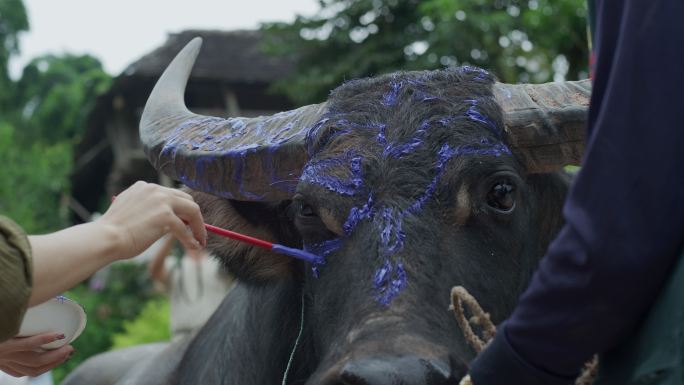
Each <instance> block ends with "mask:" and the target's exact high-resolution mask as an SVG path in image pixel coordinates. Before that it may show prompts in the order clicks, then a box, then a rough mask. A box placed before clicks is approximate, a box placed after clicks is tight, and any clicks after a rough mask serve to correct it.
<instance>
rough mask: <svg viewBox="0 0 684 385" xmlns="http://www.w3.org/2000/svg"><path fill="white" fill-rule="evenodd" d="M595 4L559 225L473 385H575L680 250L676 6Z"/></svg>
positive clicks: (683, 5) (680, 34)
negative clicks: (588, 80)
mask: <svg viewBox="0 0 684 385" xmlns="http://www.w3.org/2000/svg"><path fill="white" fill-rule="evenodd" d="M594 6H595V7H594V10H595V15H596V19H597V23H596V34H595V40H594V42H595V46H594V48H595V50H596V62H595V68H594V69H595V72H594V73H595V78H594V83H593V91H592V97H591V105H590V111H589V125H588V135H587V138H588V140H587V144H586V150H585V154H584V160H583V167H582V169H581V171H580V172H579V174H578V176H577V179H576V181H575V183H574V186H573V187H572V189H571V192H570V194H569V196H568V199H567V201H566V204H565V207H564V210H563V215H564V217H565V220H566V224H565V226H564V227H563V229H562V230H561V231H560V233H559V235H558V236H557V238H556V239H555V241H554V242H552V244H551V245H550V247H549V250H548V252H547V254H546V256H545V257H544V258H543V260H542V261H541V263H540V266H539V268H538V270H537V272H536V274H535V276H534V277H533V279H532V281H531V283H530V285H529V287H528V289H527V291H526V292H525V293H524V294H523V295H522V297H521V298H520V301H519V303H518V306H517V307H516V309H515V310H514V312H513V314H512V315H511V316H510V318H509V319H508V320H507V321H505V322H504V323H503V324H502V325H501V326H500V327H499V332H498V334H497V336H496V337H495V339H494V340H493V342H492V343H491V344H490V346H489V347H488V348H487V349H485V350H484V351H483V352H482V353H481V354H480V355H479V356H478V357H477V358H476V359H475V360H474V361H473V362H472V363H471V367H470V376H471V380H472V383H473V384H475V385H498V384H502V385H503V384H506V385H511V384H513V385H536V384H554V385H565V384H572V383H573V382H574V379H575V377H577V375H578V374H579V372H580V370H581V368H582V366H583V364H584V363H585V362H586V361H588V360H590V359H591V357H592V355H594V354H595V353H600V354H605V353H607V352H608V355H610V352H611V351H612V350H614V349H616V348H617V347H618V346H619V345H620V344H622V343H625V341H626V340H629V339H630V338H633V337H632V336H633V335H634V333H635V332H637V330H638V328H639V327H640V325H641V323H642V322H643V320H644V319H645V318H646V317H648V315H649V314H648V313H649V311H650V309H651V307H652V305H653V304H654V303H655V302H656V300H657V299H658V297H659V296H660V295H661V291H662V290H661V289H662V288H663V286H664V285H665V283H666V282H667V281H668V279H669V276H670V274H671V272H672V271H673V269H675V268H676V266H677V262H678V261H679V257H680V255H681V254H682V250H683V248H684V95H683V92H684V22H682V20H681V17H682V15H684V1H680V0H648V1H643V0H642V1H638V0H597V1H595V4H594ZM677 306H678V308H680V309H681V308H684V303H679V304H678V305H677ZM679 327H681V326H678V328H679ZM677 330H679V329H677ZM679 334H681V333H679ZM652 345H657V343H654V344H652ZM679 350H684V346H680V347H679ZM679 365H680V366H681V365H684V362H683V363H679ZM678 381H679V382H649V383H654V384H655V383H668V384H669V383H682V381H684V379H679V380H678Z"/></svg>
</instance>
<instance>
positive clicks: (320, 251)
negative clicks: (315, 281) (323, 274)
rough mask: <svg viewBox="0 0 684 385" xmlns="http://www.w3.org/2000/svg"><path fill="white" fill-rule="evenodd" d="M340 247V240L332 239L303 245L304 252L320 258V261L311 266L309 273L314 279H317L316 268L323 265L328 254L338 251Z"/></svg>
mask: <svg viewBox="0 0 684 385" xmlns="http://www.w3.org/2000/svg"><path fill="white" fill-rule="evenodd" d="M340 247H342V239H341V238H334V239H330V240H327V241H324V242H320V243H314V244H312V245H308V244H304V250H306V251H308V252H311V253H313V254H315V255H318V256H320V257H321V260H320V261H318V262H316V263H313V264H312V265H311V272H312V273H313V276H314V277H315V278H318V277H319V270H318V268H319V267H320V266H321V265H325V259H326V258H327V256H328V254H330V253H332V252H334V251H336V250H338V249H339V248H340Z"/></svg>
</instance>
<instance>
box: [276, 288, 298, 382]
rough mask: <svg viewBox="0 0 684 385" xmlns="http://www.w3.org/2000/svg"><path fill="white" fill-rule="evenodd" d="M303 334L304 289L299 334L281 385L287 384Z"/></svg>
mask: <svg viewBox="0 0 684 385" xmlns="http://www.w3.org/2000/svg"><path fill="white" fill-rule="evenodd" d="M302 334H304V290H302V314H301V318H300V320H299V334H297V339H295V344H294V346H293V347H292V351H291V352H290V358H289V359H288V360H287V366H286V367H285V373H283V381H282V382H281V383H280V385H287V375H288V374H289V373H290V369H291V368H292V362H293V361H294V356H295V352H296V351H297V347H298V346H299V341H300V340H301V339H302Z"/></svg>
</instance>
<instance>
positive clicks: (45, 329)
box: [18, 296, 86, 350]
mask: <svg viewBox="0 0 684 385" xmlns="http://www.w3.org/2000/svg"><path fill="white" fill-rule="evenodd" d="M85 325H86V313H85V311H84V310H83V308H82V307H81V305H79V304H78V303H76V302H75V301H72V300H70V299H68V298H66V297H61V296H60V297H56V298H52V299H50V300H48V301H46V302H43V303H41V304H40V305H37V306H34V307H32V308H29V309H28V311H27V312H26V315H24V320H23V321H22V323H21V327H20V329H19V334H18V337H29V336H35V335H36V334H41V333H62V334H64V337H65V338H64V339H63V340H57V341H54V342H50V343H49V344H45V345H43V346H41V347H42V348H43V349H48V350H50V349H57V348H60V347H62V346H64V345H66V344H68V343H71V342H72V341H73V340H75V339H76V337H78V336H79V335H81V332H82V331H83V329H84V328H85Z"/></svg>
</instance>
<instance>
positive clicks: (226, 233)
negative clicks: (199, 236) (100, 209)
mask: <svg viewBox="0 0 684 385" xmlns="http://www.w3.org/2000/svg"><path fill="white" fill-rule="evenodd" d="M115 199H116V196H113V197H112V202H113V201H114V200H115ZM204 228H205V229H207V231H208V232H210V233H214V234H217V235H220V236H223V237H226V238H230V239H234V240H236V241H240V242H244V243H249V244H250V245H253V246H257V247H261V248H263V249H267V250H271V251H274V252H276V253H278V254H283V255H287V256H289V257H292V258H296V259H300V260H302V261H305V262H309V263H312V264H314V265H322V264H324V263H325V260H324V259H323V258H322V257H320V256H318V255H315V254H311V253H309V252H307V251H304V250H301V249H295V248H292V247H287V246H284V245H280V244H277V243H271V242H267V241H264V240H263V239H258V238H254V237H250V236H249V235H245V234H240V233H236V232H235V231H230V230H226V229H222V228H220V227H216V226H212V225H209V224H206V223H205V224H204Z"/></svg>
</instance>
